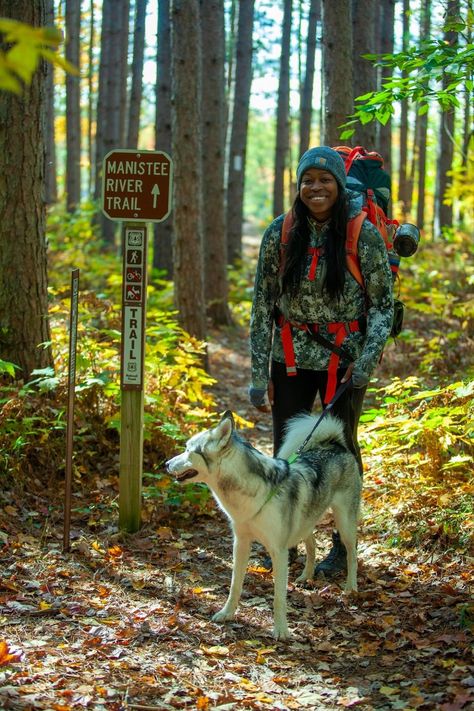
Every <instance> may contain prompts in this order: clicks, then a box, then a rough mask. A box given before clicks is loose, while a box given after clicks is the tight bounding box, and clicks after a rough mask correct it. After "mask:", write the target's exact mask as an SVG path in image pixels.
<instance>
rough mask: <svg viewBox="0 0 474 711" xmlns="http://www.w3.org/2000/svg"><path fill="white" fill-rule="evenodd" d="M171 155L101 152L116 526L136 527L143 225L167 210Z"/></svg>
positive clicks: (143, 314) (139, 466) (139, 486)
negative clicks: (119, 268) (112, 274)
mask: <svg viewBox="0 0 474 711" xmlns="http://www.w3.org/2000/svg"><path fill="white" fill-rule="evenodd" d="M171 181H172V162H171V158H170V157H169V156H168V155H167V154H166V153H163V152H162V151H131V150H126V149H118V150H115V151H111V152H110V153H108V154H107V155H106V156H105V158H104V163H103V170H102V211H103V212H104V214H105V215H107V217H109V218H110V219H112V220H118V221H120V222H123V223H125V224H124V225H123V242H122V244H123V290H122V348H121V367H120V388H121V417H120V472H119V526H120V528H121V529H124V530H126V531H129V532H130V533H133V532H135V531H138V529H139V528H140V517H141V499H142V496H141V489H142V469H143V387H144V363H145V330H146V276H147V258H146V255H147V242H148V239H147V228H146V225H145V224H143V223H146V222H162V221H163V220H165V219H166V218H167V217H168V215H169V213H170V211H171Z"/></svg>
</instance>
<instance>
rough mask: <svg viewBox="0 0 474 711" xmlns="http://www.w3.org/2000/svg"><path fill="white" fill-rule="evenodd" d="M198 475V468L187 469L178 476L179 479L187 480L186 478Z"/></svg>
mask: <svg viewBox="0 0 474 711" xmlns="http://www.w3.org/2000/svg"><path fill="white" fill-rule="evenodd" d="M196 475H197V470H196V469H187V470H186V471H185V472H183V473H182V474H179V475H178V476H177V477H176V478H177V480H178V481H185V480H186V479H192V478H193V477H194V476H196Z"/></svg>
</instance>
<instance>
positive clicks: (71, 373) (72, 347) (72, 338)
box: [63, 269, 79, 552]
mask: <svg viewBox="0 0 474 711" xmlns="http://www.w3.org/2000/svg"><path fill="white" fill-rule="evenodd" d="M78 301H79V269H73V270H72V272H71V307H70V314H69V370H68V400H67V424H66V477H65V484H64V537H63V550H64V551H65V552H66V551H68V550H69V532H70V528H71V489H72V449H73V432H74V396H75V387H76V348H77V312H78Z"/></svg>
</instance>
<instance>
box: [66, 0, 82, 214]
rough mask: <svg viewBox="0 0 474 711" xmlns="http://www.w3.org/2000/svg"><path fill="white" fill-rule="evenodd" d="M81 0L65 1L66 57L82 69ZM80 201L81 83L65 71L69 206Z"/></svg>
mask: <svg viewBox="0 0 474 711" xmlns="http://www.w3.org/2000/svg"><path fill="white" fill-rule="evenodd" d="M80 36H81V0H66V59H67V60H68V61H69V62H71V64H73V65H74V66H75V67H77V68H78V69H80ZM80 202H81V84H80V77H79V76H74V75H73V74H66V207H67V210H68V212H74V210H75V209H76V208H77V206H78V205H79V203H80Z"/></svg>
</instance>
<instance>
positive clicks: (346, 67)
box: [322, 0, 353, 146]
mask: <svg viewBox="0 0 474 711" xmlns="http://www.w3.org/2000/svg"><path fill="white" fill-rule="evenodd" d="M322 14H323V73H324V129H323V131H324V139H323V141H324V143H325V144H326V145H328V146H333V145H337V144H338V143H340V139H339V136H340V134H341V128H340V126H341V124H343V123H345V122H346V121H347V118H348V116H349V115H350V114H351V113H352V111H353V101H352V92H353V88H352V1H351V0H337V2H335V0H323V13H322Z"/></svg>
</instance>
